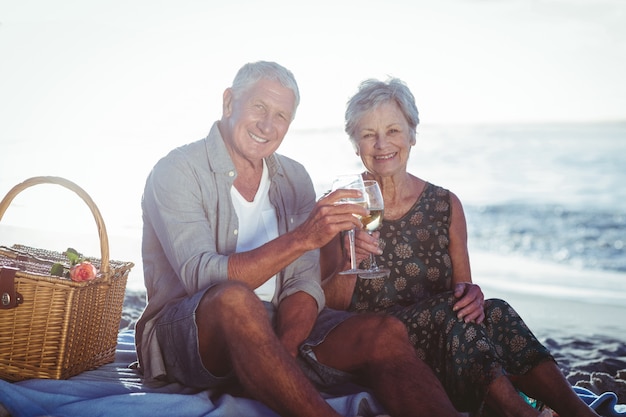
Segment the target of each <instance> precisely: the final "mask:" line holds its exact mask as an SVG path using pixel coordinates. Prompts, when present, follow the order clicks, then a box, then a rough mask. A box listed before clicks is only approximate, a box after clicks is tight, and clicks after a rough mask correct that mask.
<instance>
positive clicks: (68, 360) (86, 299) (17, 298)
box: [0, 177, 133, 381]
mask: <svg viewBox="0 0 626 417" xmlns="http://www.w3.org/2000/svg"><path fill="white" fill-rule="evenodd" d="M38 184H57V185H61V186H63V187H65V188H67V189H69V190H71V191H73V192H74V193H76V194H77V195H78V196H79V197H80V198H81V199H82V200H83V201H84V202H85V203H86V204H87V205H88V206H89V209H90V210H91V212H92V214H93V217H94V219H95V221H96V225H97V227H98V234H99V238H100V255H101V257H100V259H96V258H89V257H86V258H85V259H86V260H88V261H91V262H92V263H93V264H94V265H95V266H96V268H97V269H98V274H97V276H96V278H95V279H94V280H92V281H85V282H74V281H72V280H70V279H68V278H61V277H57V276H52V275H50V268H51V266H52V264H54V263H56V262H59V263H62V264H64V266H65V267H66V268H69V261H68V259H67V257H66V256H65V255H64V254H63V253H60V252H54V251H49V250H45V249H36V248H32V247H28V246H24V245H13V246H11V247H5V246H2V247H0V297H1V298H0V378H2V379H5V380H9V381H19V380H24V379H30V378H48V379H66V378H69V377H71V376H74V375H77V374H79V373H81V372H83V371H86V370H89V369H94V368H97V367H99V366H101V365H104V364H106V363H110V362H113V360H114V357H115V349H116V346H117V335H118V331H119V325H120V320H121V315H122V305H123V303H124V293H125V290H126V281H127V279H128V274H129V272H130V269H131V268H132V267H133V264H132V263H131V262H118V261H111V260H109V242H108V236H107V232H106V228H105V225H104V221H103V220H102V216H101V215H100V211H99V210H98V208H97V207H96V205H95V204H94V202H93V200H92V199H91V197H90V196H89V195H88V194H87V193H86V192H85V191H84V190H83V189H82V188H80V187H79V186H78V185H76V184H75V183H73V182H71V181H68V180H66V179H63V178H60V177H34V178H30V179H28V180H26V181H24V182H22V183H20V184H18V185H16V186H15V187H13V188H12V189H11V190H10V191H9V193H8V194H7V195H6V196H5V197H4V199H3V200H2V201H1V202H0V220H1V219H2V216H3V215H4V213H5V211H6V209H7V207H8V206H9V204H10V203H11V201H12V200H13V198H14V197H15V196H16V195H17V194H19V193H20V192H21V191H23V190H24V189H26V188H28V187H31V186H34V185H38Z"/></svg>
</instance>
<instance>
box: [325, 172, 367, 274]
mask: <svg viewBox="0 0 626 417" xmlns="http://www.w3.org/2000/svg"><path fill="white" fill-rule="evenodd" d="M340 189H349V190H359V191H361V196H360V197H357V198H342V199H341V200H339V201H338V202H337V204H359V205H362V206H364V207H367V194H366V193H365V186H364V183H363V178H362V177H361V174H348V175H340V176H339V177H337V178H336V179H335V181H333V186H332V190H333V191H335V190H340ZM355 216H357V215H356V214H355ZM357 217H359V218H360V216H357ZM348 240H349V243H350V269H346V270H345V271H341V272H339V274H341V275H347V274H358V273H360V272H367V270H365V269H359V268H357V264H356V249H355V246H354V229H350V230H348Z"/></svg>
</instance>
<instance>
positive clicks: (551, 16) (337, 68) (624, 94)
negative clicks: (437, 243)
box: [0, 0, 626, 143]
mask: <svg viewBox="0 0 626 417" xmlns="http://www.w3.org/2000/svg"><path fill="white" fill-rule="evenodd" d="M625 21H626V2H624V1H622V0H440V1H436V2H434V1H425V0H410V1H409V0H386V1H384V2H381V1H369V0H359V1H351V0H348V1H337V0H334V1H330V0H317V1H314V2H300V1H297V0H289V1H288V0H285V1H272V0H269V1H263V2H258V1H255V0H231V1H227V2H226V1H219V2H218V1H212V0H203V1H200V0H197V1H194V0H171V1H167V0H56V1H47V0H0V143H2V142H6V141H9V140H11V141H14V140H22V139H28V140H32V138H34V137H39V136H41V137H46V138H48V139H47V140H50V138H54V137H61V136H62V137H65V138H76V139H77V140H78V139H79V138H81V137H84V136H85V135H86V134H90V132H91V133H92V134H93V133H95V132H97V133H98V134H104V133H107V134H111V135H115V134H117V133H120V132H124V134H127V135H128V134H134V135H145V136H148V135H163V136H167V135H176V136H179V137H180V136H181V135H182V136H185V137H193V138H194V139H195V138H196V137H199V136H198V135H204V134H206V132H207V130H208V126H210V123H211V122H212V121H214V120H216V119H217V118H219V116H220V114H221V96H222V92H223V90H224V89H225V88H226V87H227V86H228V85H230V83H231V81H232V78H233V76H234V74H235V72H236V71H237V69H238V68H239V67H240V66H241V65H242V64H244V63H245V62H249V61H256V60H261V59H262V60H274V61H277V62H279V63H281V64H283V65H285V66H286V67H287V68H289V69H291V70H292V71H293V73H294V74H295V76H296V78H297V80H298V82H299V85H300V90H301V95H302V104H301V106H300V108H299V110H298V114H297V117H296V120H295V122H294V124H293V126H292V128H325V127H328V126H341V125H342V122H343V112H344V108H345V103H346V101H347V99H348V98H349V97H350V95H351V94H353V93H354V92H355V90H356V88H357V86H358V83H359V82H361V81H362V80H364V79H366V78H370V77H375V78H386V77H387V76H396V77H399V78H401V79H403V80H404V81H405V82H407V84H408V85H409V87H410V88H411V89H412V91H413V93H414V94H415V96H416V100H417V102H418V103H417V104H418V107H419V109H420V114H421V119H422V123H510V122H514V123H517V122H554V121H558V122H578V121H606V120H611V121H612V120H624V119H626V82H624V74H626V25H624V24H623V23H624V22H625Z"/></svg>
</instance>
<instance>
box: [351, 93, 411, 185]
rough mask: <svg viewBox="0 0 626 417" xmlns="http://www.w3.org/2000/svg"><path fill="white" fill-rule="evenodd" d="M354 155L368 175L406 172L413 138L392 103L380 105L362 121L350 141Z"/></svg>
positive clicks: (384, 175) (402, 117) (405, 121)
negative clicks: (357, 157)
mask: <svg viewBox="0 0 626 417" xmlns="http://www.w3.org/2000/svg"><path fill="white" fill-rule="evenodd" d="M353 140H354V144H355V147H356V150H357V154H358V155H359V156H360V157H361V161H363V164H364V165H365V167H366V168H367V170H368V171H369V172H371V173H372V174H374V176H376V177H378V176H380V177H387V176H392V175H394V174H398V173H404V172H406V167H407V163H408V161H409V154H410V151H411V147H412V146H413V145H415V136H413V135H412V134H411V129H410V128H409V124H408V122H407V120H406V118H405V117H404V114H403V113H402V111H401V110H400V107H399V106H398V105H397V104H396V103H395V102H393V101H389V102H386V103H383V104H380V105H378V106H376V107H375V108H373V109H372V110H370V111H368V112H367V113H365V114H364V115H363V117H361V119H360V120H359V122H358V124H357V129H356V135H355V137H354V138H353Z"/></svg>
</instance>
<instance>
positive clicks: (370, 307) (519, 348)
mask: <svg viewBox="0 0 626 417" xmlns="http://www.w3.org/2000/svg"><path fill="white" fill-rule="evenodd" d="M449 225H450V193H449V191H448V190H446V189H443V188H441V187H437V186H435V185H433V184H430V183H427V184H426V188H425V189H424V192H423V193H422V195H421V196H420V197H419V198H418V200H417V201H416V203H415V205H414V206H413V207H412V208H411V210H409V212H408V213H407V214H406V215H404V216H403V217H402V218H400V219H398V220H394V221H388V220H385V221H384V222H383V225H382V228H381V229H380V240H381V247H382V249H383V254H382V255H381V256H379V257H377V259H376V261H377V262H379V265H384V266H386V267H387V268H389V269H390V270H391V274H390V277H389V278H379V279H357V283H356V287H355V289H354V293H353V294H352V301H351V303H350V306H349V310H351V311H357V312H365V311H370V312H371V311H373V312H384V313H388V314H391V315H393V316H396V317H398V318H399V319H401V320H402V321H403V322H404V323H405V324H406V327H407V329H408V332H409V338H410V340H411V342H412V343H413V345H414V346H415V349H416V351H417V354H418V356H419V357H420V358H422V359H423V360H424V361H425V362H426V363H428V364H429V365H430V367H431V368H432V369H433V371H434V372H435V374H436V375H437V377H438V378H439V379H440V381H441V382H442V383H443V385H444V387H445V389H446V391H447V392H448V395H449V396H450V398H451V400H452V402H453V403H454V405H455V406H456V407H457V408H458V409H459V410H461V411H476V410H478V409H479V408H482V403H483V397H484V395H485V394H486V391H487V387H488V386H489V384H490V383H491V382H492V381H493V380H494V379H495V378H497V377H498V376H501V375H503V374H517V375H520V374H524V373H526V372H528V371H529V370H530V369H531V368H533V367H534V366H535V365H537V364H538V363H539V362H542V361H544V360H553V359H552V356H551V355H550V353H549V352H548V350H547V349H546V348H545V347H544V346H543V345H541V343H539V341H538V340H537V339H536V337H535V336H534V335H533V334H532V332H531V331H530V330H529V329H528V327H527V326H526V325H525V324H524V322H523V321H522V319H521V318H520V317H519V315H518V314H517V313H516V312H515V310H513V308H512V307H511V306H509V305H508V304H507V303H506V302H505V301H502V300H499V299H489V300H486V301H485V316H486V317H485V321H484V322H483V323H482V324H475V323H464V322H463V321H462V320H459V319H458V318H457V317H456V313H454V312H453V311H452V306H453V304H454V302H455V297H454V295H453V292H452V262H451V259H450V254H449V252H448V245H449V238H448V229H449Z"/></svg>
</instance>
